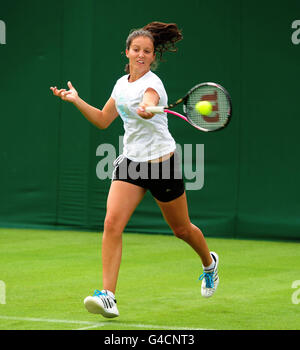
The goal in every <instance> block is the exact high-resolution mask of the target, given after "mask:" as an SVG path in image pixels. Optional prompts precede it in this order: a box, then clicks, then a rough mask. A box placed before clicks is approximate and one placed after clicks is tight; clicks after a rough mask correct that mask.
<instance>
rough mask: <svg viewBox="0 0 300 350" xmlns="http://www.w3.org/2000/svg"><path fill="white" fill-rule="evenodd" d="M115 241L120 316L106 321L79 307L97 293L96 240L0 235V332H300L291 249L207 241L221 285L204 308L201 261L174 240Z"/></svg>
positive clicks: (294, 247)
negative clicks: (118, 260) (2, 294)
mask: <svg viewBox="0 0 300 350" xmlns="http://www.w3.org/2000/svg"><path fill="white" fill-rule="evenodd" d="M123 237H124V238H123V244H124V249H123V259H122V264H121V269H120V275H119V282H118V290H117V293H116V297H117V300H118V308H119V311H120V317H119V318H118V319H114V320H108V319H105V318H103V317H102V316H98V315H93V314H89V313H88V312H87V311H86V310H85V308H84V305H83V299H84V298H85V297H86V296H87V295H89V294H91V293H93V291H94V289H101V234H100V233H99V234H97V233H91V232H76V231H45V230H19V229H0V280H2V281H3V282H4V283H5V286H6V293H5V295H6V300H5V301H6V303H5V304H0V329H1V330H8V329H10V330H25V329H26V330H29V329H36V330H42V329H49V330H51V329H53V330H54V329H55V330H60V329H65V330H70V329H81V328H90V329H94V330H97V329H101V330H119V329H120V330H125V329H127V330H128V329H130V330H135V329H139V330H140V329H198V328H203V329H217V330H219V329H222V330H230V329H234V330H272V329H278V330H284V329H291V330H293V329H300V322H299V319H300V304H294V303H292V294H293V293H294V292H295V289H292V287H291V286H292V283H293V281H295V280H300V269H299V262H300V254H299V252H300V243H299V242H276V241H252V240H235V239H219V238H214V239H213V238H208V239H207V242H208V245H209V247H210V249H211V250H215V251H216V252H217V253H218V254H219V256H220V267H219V272H220V284H219V287H218V290H217V292H216V294H215V295H214V296H213V297H212V298H210V299H205V298H203V297H201V293H200V286H201V284H200V281H198V277H199V275H200V274H201V273H202V269H201V263H200V260H199V258H198V257H197V255H196V254H195V253H194V251H193V250H192V249H191V248H190V247H189V246H188V245H186V244H185V243H184V242H183V241H180V240H179V239H177V238H175V237H173V236H167V235H165V236H163V235H145V234H128V233H125V234H124V236H123ZM2 292H3V287H2ZM0 300H1V298H0ZM97 324H98V325H97Z"/></svg>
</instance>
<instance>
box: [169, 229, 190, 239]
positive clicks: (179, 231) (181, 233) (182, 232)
mask: <svg viewBox="0 0 300 350" xmlns="http://www.w3.org/2000/svg"><path fill="white" fill-rule="evenodd" d="M172 230H173V233H174V235H175V236H176V237H177V238H180V239H183V240H185V239H186V237H187V236H188V235H189V233H190V228H189V226H177V227H173V228H172Z"/></svg>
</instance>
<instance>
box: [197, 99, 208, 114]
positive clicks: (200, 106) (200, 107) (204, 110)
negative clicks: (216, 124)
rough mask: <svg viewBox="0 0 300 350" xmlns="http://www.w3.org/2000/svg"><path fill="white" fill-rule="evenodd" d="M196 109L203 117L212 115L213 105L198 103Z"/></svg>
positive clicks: (206, 102) (205, 102)
mask: <svg viewBox="0 0 300 350" xmlns="http://www.w3.org/2000/svg"><path fill="white" fill-rule="evenodd" d="M195 109H196V111H197V112H199V113H200V114H202V115H210V113H211V111H212V104H211V103H210V102H208V101H199V102H197V103H196V106H195Z"/></svg>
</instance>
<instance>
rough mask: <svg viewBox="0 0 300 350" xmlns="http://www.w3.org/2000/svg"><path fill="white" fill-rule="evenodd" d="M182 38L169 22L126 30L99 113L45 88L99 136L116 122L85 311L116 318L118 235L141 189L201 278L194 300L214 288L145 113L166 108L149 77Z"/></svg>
mask: <svg viewBox="0 0 300 350" xmlns="http://www.w3.org/2000/svg"><path fill="white" fill-rule="evenodd" d="M181 39H182V33H181V31H180V30H179V29H178V27H177V25H176V24H175V23H162V22H151V23H149V24H147V25H146V26H145V27H143V28H142V29H138V30H133V31H131V33H130V34H129V36H128V38H127V41H126V56H127V58H128V64H127V65H126V67H125V71H126V73H127V74H126V75H124V76H122V77H121V78H120V79H119V80H117V82H116V84H115V86H114V88H113V91H112V94H111V97H110V98H109V100H108V101H107V102H106V104H105V106H104V107H103V109H102V110H100V109H98V108H95V107H93V106H91V105H89V104H88V103H86V102H85V101H84V100H82V99H81V98H80V97H79V95H78V93H77V91H76V89H75V88H74V87H73V85H72V83H71V82H68V87H69V90H66V89H57V87H51V90H52V91H53V94H54V95H55V96H58V97H60V98H61V99H62V100H64V101H68V102H71V103H73V104H74V105H75V106H76V107H77V108H78V109H79V111H80V112H81V113H82V114H83V115H84V116H85V117H86V119H88V120H89V121H90V122H91V123H93V124H94V125H95V126H96V127H98V128H100V129H106V128H107V127H108V126H109V125H110V124H111V123H112V122H113V121H114V120H115V119H116V118H117V117H118V116H120V117H121V118H122V120H123V123H124V130H125V134H124V139H123V142H124V147H123V154H122V155H121V156H119V157H118V158H117V159H116V161H115V162H114V172H113V176H112V182H111V186H110V190H109V194H108V198H107V211H106V216H105V221H104V231H103V238H102V270H103V289H102V290H96V291H95V293H94V295H93V296H88V297H86V298H85V300H84V304H85V307H86V308H87V310H88V311H89V312H92V313H97V314H102V315H103V316H104V317H108V318H112V317H117V316H119V311H118V309H117V304H116V303H117V302H116V298H115V292H116V286H117V279H118V273H119V268H120V263H121V255H122V232H123V230H124V228H125V226H126V224H127V222H128V221H129V219H130V217H131V215H132V213H133V212H134V210H135V209H136V207H137V206H138V204H139V203H140V202H141V200H142V199H143V197H144V195H145V193H146V191H147V190H149V191H150V192H151V194H152V195H153V197H154V199H155V200H156V202H157V204H158V206H159V208H160V210H161V212H162V214H163V216H164V218H165V220H166V222H167V223H168V224H169V226H170V228H171V229H172V231H173V232H174V234H175V236H176V237H178V238H180V239H182V240H184V241H185V242H186V243H188V244H189V245H190V246H191V247H192V248H193V249H194V250H195V251H196V253H197V254H198V255H199V257H200V259H201V262H202V267H203V270H204V271H203V274H202V275H201V276H200V277H199V279H200V280H202V285H201V293H202V295H203V296H204V297H210V296H212V295H213V294H214V292H215V291H216V288H217V286H218V283H219V277H218V263H219V258H218V255H217V254H216V253H215V252H210V250H209V249H208V246H207V243H206V240H205V238H204V236H203V234H202V232H201V230H200V229H199V228H198V227H196V226H195V225H193V224H192V223H191V221H190V218H189V213H188V207H187V199H186V193H185V188H184V182H183V179H182V176H181V172H180V164H179V162H178V158H177V157H176V152H175V151H176V143H175V140H174V138H173V137H172V135H171V134H170V132H169V130H168V122H167V116H166V114H165V113H161V114H155V115H154V114H152V113H147V112H146V111H145V108H146V107H147V106H155V105H162V106H166V105H167V104H168V101H167V94H166V91H165V88H164V85H163V83H162V81H161V80H160V78H159V77H158V76H157V75H156V74H154V73H153V72H152V70H153V69H154V66H155V65H156V64H157V61H158V57H157V56H159V58H160V59H161V57H162V55H163V53H164V52H166V51H176V47H175V43H176V42H178V41H179V40H181Z"/></svg>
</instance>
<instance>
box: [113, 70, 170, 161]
mask: <svg viewBox="0 0 300 350" xmlns="http://www.w3.org/2000/svg"><path fill="white" fill-rule="evenodd" d="M128 77H129V75H128V74H127V75H124V76H123V77H121V78H120V79H119V80H118V81H117V82H116V85H115V86H114V89H113V91H112V94H111V97H112V98H113V99H114V100H115V103H116V108H117V111H118V113H119V115H120V117H121V118H122V120H123V123H124V130H125V134H124V138H123V155H124V156H125V157H126V158H128V159H130V160H133V161H136V162H145V161H148V160H151V159H155V158H159V157H161V156H163V155H165V154H168V153H170V152H173V151H174V150H175V148H176V143H175V140H174V139H173V137H172V136H171V134H170V132H169V129H168V119H167V114H166V113H159V114H155V115H154V117H153V118H151V119H144V118H142V117H140V116H139V115H138V114H137V112H136V110H137V109H138V107H139V104H140V103H141V102H142V99H143V96H144V93H145V91H146V90H147V89H148V88H152V89H154V90H155V91H156V92H157V93H158V95H159V97H160V99H159V103H158V105H160V106H167V104H168V97H167V94H166V91H165V88H164V85H163V83H162V81H161V80H160V79H159V77H158V76H157V75H156V74H154V73H153V72H151V71H149V72H148V73H146V74H145V75H143V76H142V77H141V78H140V79H138V80H136V81H134V82H132V83H130V82H129V81H128Z"/></svg>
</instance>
